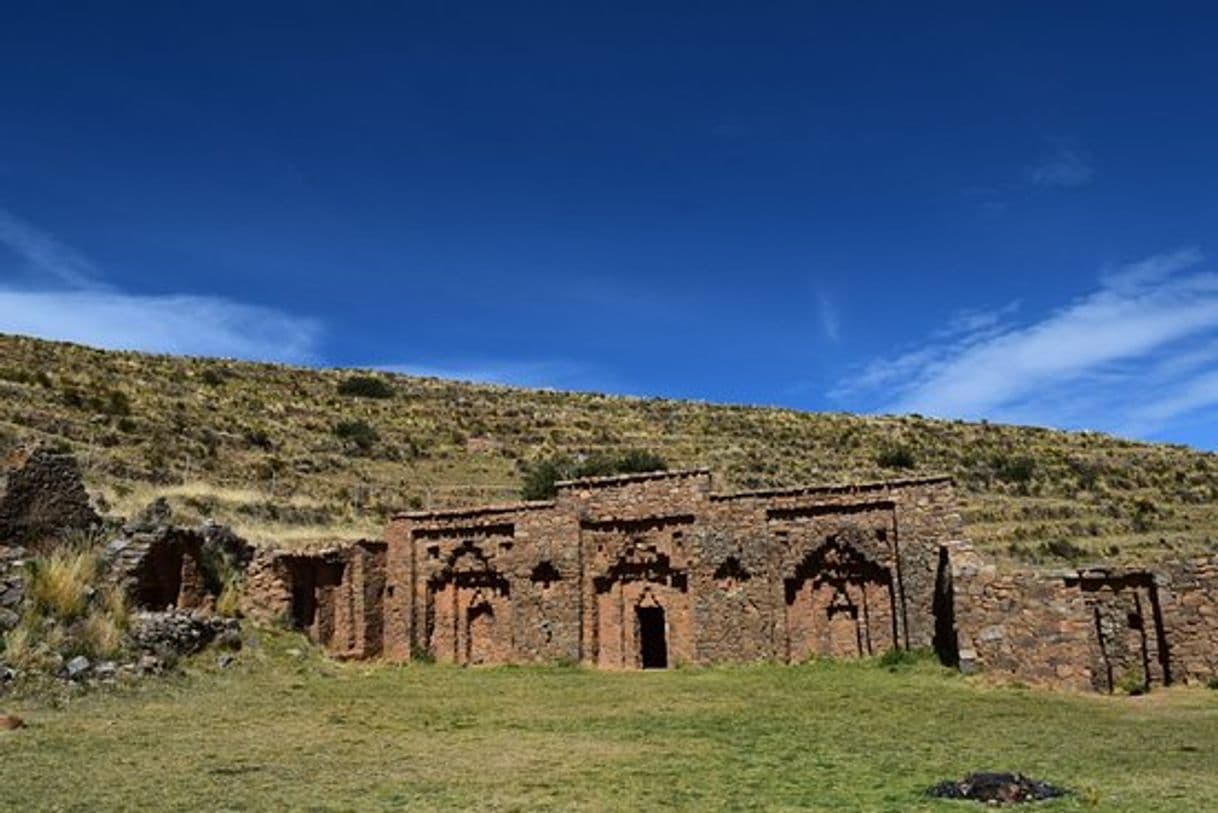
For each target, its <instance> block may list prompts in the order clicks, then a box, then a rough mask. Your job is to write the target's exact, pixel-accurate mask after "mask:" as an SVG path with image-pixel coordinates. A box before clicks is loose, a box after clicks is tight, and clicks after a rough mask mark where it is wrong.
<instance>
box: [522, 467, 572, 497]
mask: <svg viewBox="0 0 1218 813" xmlns="http://www.w3.org/2000/svg"><path fill="white" fill-rule="evenodd" d="M563 479H565V469H564V467H563V466H562V464H561V463H560V462H559V461H556V460H553V459H550V460H542V461H540V462H538V463H537V464H536V465H534V466H531V467H529V470H528V472H527V473H526V474H525V477H524V486H523V487H522V488H521V490H520V496H521V497H523V498H524V499H526V500H548V499H550V498H551V497H553V496H554V494H555V493H556V492H557V490H558V489H557V487H556V486H555V484H556V483H557V482H558V481H559V480H563Z"/></svg>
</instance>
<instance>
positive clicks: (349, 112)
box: [0, 2, 1218, 449]
mask: <svg viewBox="0 0 1218 813" xmlns="http://www.w3.org/2000/svg"><path fill="white" fill-rule="evenodd" d="M589 6H590V4H579V3H576V4H572V3H561V4H560V3H555V4H550V5H540V4H523V5H522V4H503V3H491V4H485V5H483V4H478V3H466V4H421V3H420V4H415V3H406V4H388V3H381V4H376V3H368V4H365V3H345V4H328V5H323V4H313V3H292V4H285V5H275V4H270V3H256V4H228V3H207V4H202V3H198V4H195V3H189V4H176V3H175V4H164V3H158V4H149V5H148V6H147V7H145V8H141V7H139V5H138V4H136V3H124V4H120V5H118V6H115V5H111V4H80V5H79V7H78V8H76V9H73V4H70V3H65V4H32V3H31V4H8V5H7V6H6V9H5V12H4V22H3V25H0V330H3V331H7V332H22V333H32V334H37V335H41V336H47V337H52V338H63V339H70V340H75V341H81V342H85V343H88V344H94V345H101V346H108V347H131V348H137V349H146V350H157V351H167V352H175V353H192V354H208V355H211V354H216V355H231V356H238V357H243V358H255V359H275V360H284V361H291V362H299V363H307V364H316V365H342V366H348V365H358V366H380V367H386V368H392V369H398V370H403V371H411V372H421V373H430V374H437V375H445V376H454V377H462V378H474V379H479V380H489V381H500V382H507V383H517V384H523V385H530V386H550V387H558V388H576V389H593V390H605V391H611V392H618V393H627V394H639V395H665V396H673V397H688V398H698V399H705V400H711V401H729V402H745V403H763V404H781V405H787V406H792V407H797V408H801V409H812V410H826V409H827V410H847V411H858V412H907V411H915V412H919V413H922V414H926V415H937V416H943V417H963V418H971V419H975V418H988V419H990V420H995V421H1013V422H1020V423H1034V424H1040V425H1050V426H1060V427H1068V428H1092V429H1101V430H1105V431H1111V432H1116V433H1120V434H1126V435H1131V436H1136V437H1141V438H1150V439H1161V440H1171V441H1176V442H1184V443H1190V444H1193V445H1196V446H1199V447H1202V448H1208V449H1214V448H1218V420H1216V419H1218V262H1216V261H1215V258H1218V229H1216V226H1218V103H1216V101H1215V100H1218V49H1215V48H1214V46H1213V42H1214V39H1215V34H1216V33H1218V16H1215V15H1218V12H1215V11H1214V10H1213V9H1212V7H1210V8H1207V7H1206V5H1204V4H1195V5H1192V6H1188V5H1178V4H1170V3H1166V4H1145V3H1143V4H1136V5H1134V4H1131V5H1128V6H1122V4H1119V3H1104V4H1098V3H1097V4H1087V5H1073V6H1070V5H1069V4H981V3H967V4H959V5H953V4H939V3H934V4H910V3H871V4H865V3H845V2H842V3H792V4H757V3H749V4H745V3H739V4H722V5H720V4H713V3H712V4H708V3H699V4H656V3H646V4H637V5H635V4H625V3H619V4H606V5H602V6H598V7H596V8H590V7H589ZM661 6H662V7H661Z"/></svg>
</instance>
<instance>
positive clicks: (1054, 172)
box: [1024, 143, 1095, 189]
mask: <svg viewBox="0 0 1218 813" xmlns="http://www.w3.org/2000/svg"><path fill="white" fill-rule="evenodd" d="M1024 175H1025V176H1026V178H1027V180H1028V181H1029V182H1030V183H1032V184H1034V185H1036V186H1044V187H1055V188H1062V189H1069V188H1073V187H1079V186H1086V185H1087V184H1089V183H1090V182H1091V180H1092V178H1094V177H1095V167H1094V166H1093V165H1092V163H1091V158H1090V156H1088V155H1087V153H1086V152H1084V151H1082V150H1080V149H1079V148H1077V147H1074V146H1071V145H1069V144H1064V143H1058V144H1056V145H1055V146H1054V148H1053V150H1052V151H1051V152H1049V153H1048V154H1047V155H1045V156H1043V157H1042V158H1041V159H1040V160H1038V161H1037V162H1036V163H1034V164H1032V165H1031V166H1029V167H1028V168H1027V169H1026V170H1025V172H1024Z"/></svg>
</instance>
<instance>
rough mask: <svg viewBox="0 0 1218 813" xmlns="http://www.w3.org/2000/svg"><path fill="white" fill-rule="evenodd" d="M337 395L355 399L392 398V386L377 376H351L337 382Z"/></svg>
mask: <svg viewBox="0 0 1218 813" xmlns="http://www.w3.org/2000/svg"><path fill="white" fill-rule="evenodd" d="M338 394H339V395H351V396H354V397H356V398H392V397H393V385H392V384H390V383H389V382H388V381H386V380H385V379H383V378H381V377H380V376H377V375H353V376H351V377H349V378H345V379H343V380H342V381H340V382H339V384H338Z"/></svg>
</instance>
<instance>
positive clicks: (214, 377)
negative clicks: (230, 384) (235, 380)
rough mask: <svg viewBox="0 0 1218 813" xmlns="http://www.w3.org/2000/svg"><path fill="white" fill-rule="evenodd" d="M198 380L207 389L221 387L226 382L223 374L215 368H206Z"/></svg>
mask: <svg viewBox="0 0 1218 813" xmlns="http://www.w3.org/2000/svg"><path fill="white" fill-rule="evenodd" d="M199 380H200V381H202V382H203V383H204V384H206V385H207V386H209V387H221V386H223V385H224V382H225V381H226V380H227V377H226V376H225V375H224V373H223V372H222V371H221V370H219V369H218V368H216V367H208V368H207V369H206V370H204V371H203V372H202V374H201V375H200V376H199Z"/></svg>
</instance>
